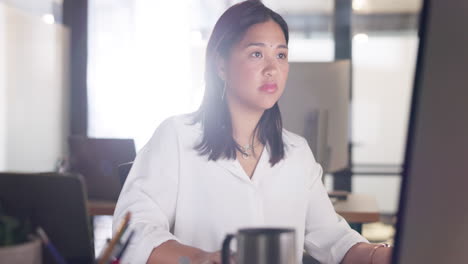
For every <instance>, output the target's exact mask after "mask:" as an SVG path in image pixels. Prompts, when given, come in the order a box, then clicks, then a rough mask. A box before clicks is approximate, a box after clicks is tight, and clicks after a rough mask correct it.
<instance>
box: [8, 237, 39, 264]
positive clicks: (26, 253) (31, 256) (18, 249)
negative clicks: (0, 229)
mask: <svg viewBox="0 0 468 264" xmlns="http://www.w3.org/2000/svg"><path fill="white" fill-rule="evenodd" d="M0 260H1V262H2V263H24V264H42V244H41V241H40V240H39V239H38V238H35V239H33V240H31V241H28V242H25V243H23V244H19V245H14V246H7V247H0Z"/></svg>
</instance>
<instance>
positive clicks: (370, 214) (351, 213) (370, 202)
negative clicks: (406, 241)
mask: <svg viewBox="0 0 468 264" xmlns="http://www.w3.org/2000/svg"><path fill="white" fill-rule="evenodd" d="M333 206H334V207H335V210H336V212H337V213H338V214H339V215H341V216H342V217H343V218H344V219H346V221H348V222H349V223H361V224H362V223H371V222H377V221H379V218H380V213H379V208H378V206H377V201H376V200H375V197H373V196H371V195H366V194H349V195H348V199H346V200H343V201H341V200H339V201H337V202H335V203H334V204H333ZM114 209H115V202H114V201H96V200H89V201H88V213H89V215H91V216H93V215H113V214H114Z"/></svg>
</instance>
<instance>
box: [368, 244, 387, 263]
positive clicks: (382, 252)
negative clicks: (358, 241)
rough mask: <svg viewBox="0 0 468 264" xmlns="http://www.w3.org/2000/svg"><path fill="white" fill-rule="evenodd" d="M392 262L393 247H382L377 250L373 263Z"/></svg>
mask: <svg viewBox="0 0 468 264" xmlns="http://www.w3.org/2000/svg"><path fill="white" fill-rule="evenodd" d="M391 262H392V248H391V247H382V248H378V249H376V251H375V254H374V257H373V259H372V263H373V264H390V263H391Z"/></svg>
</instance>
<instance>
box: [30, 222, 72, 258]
mask: <svg viewBox="0 0 468 264" xmlns="http://www.w3.org/2000/svg"><path fill="white" fill-rule="evenodd" d="M37 234H38V235H39V238H40V239H41V240H42V242H43V243H44V245H45V246H46V248H47V250H49V252H50V254H52V257H53V258H54V259H55V261H56V262H57V263H58V264H66V263H67V262H66V261H65V259H64V258H63V257H62V255H60V253H59V252H58V250H57V248H55V246H54V245H53V244H52V242H50V240H49V238H48V237H47V235H46V233H45V231H44V229H42V228H41V227H38V228H37Z"/></svg>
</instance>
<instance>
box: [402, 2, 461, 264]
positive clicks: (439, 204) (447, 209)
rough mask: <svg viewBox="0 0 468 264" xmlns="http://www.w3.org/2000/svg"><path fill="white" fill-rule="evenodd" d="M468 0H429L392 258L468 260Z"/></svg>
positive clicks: (405, 260) (408, 260) (423, 18)
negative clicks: (467, 194)
mask: <svg viewBox="0 0 468 264" xmlns="http://www.w3.org/2000/svg"><path fill="white" fill-rule="evenodd" d="M467 25H468V1H466V0H453V1H439V0H428V1H425V2H424V4H423V10H422V14H421V23H420V43H419V51H418V59H417V67H416V75H415V81H414V92H413V98H412V107H411V115H410V125H409V132H408V144H407V148H406V156H405V163H404V170H403V181H402V189H401V198H400V207H399V212H398V222H397V233H396V238H395V251H394V255H393V262H394V263H401V264H405V263H424V264H432V263H434V264H436V263H437V264H440V263H467V261H468V202H467V200H468V199H467V196H466V193H467V190H468V31H467Z"/></svg>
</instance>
